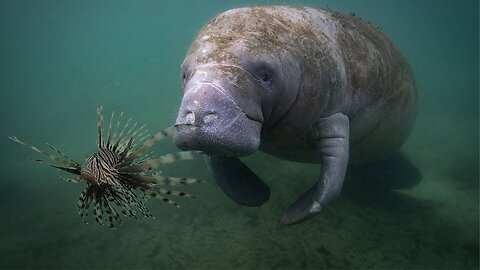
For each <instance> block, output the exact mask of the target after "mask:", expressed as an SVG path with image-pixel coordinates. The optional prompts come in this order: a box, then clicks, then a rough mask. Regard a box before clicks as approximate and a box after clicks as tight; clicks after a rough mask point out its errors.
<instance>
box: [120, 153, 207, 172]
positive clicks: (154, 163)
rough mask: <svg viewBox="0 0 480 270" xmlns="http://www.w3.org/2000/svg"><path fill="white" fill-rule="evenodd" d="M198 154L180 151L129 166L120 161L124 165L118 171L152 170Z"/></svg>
mask: <svg viewBox="0 0 480 270" xmlns="http://www.w3.org/2000/svg"><path fill="white" fill-rule="evenodd" d="M200 154H202V152H201V151H182V152H176V153H170V154H166V155H162V156H160V157H158V158H156V159H150V160H145V161H142V162H140V163H138V164H134V165H130V166H128V164H129V163H127V164H125V163H122V165H125V167H123V168H120V171H125V172H130V173H133V172H143V171H145V170H153V169H156V168H158V167H160V166H161V165H165V164H170V163H173V162H175V161H179V160H190V159H193V158H194V157H195V155H200Z"/></svg>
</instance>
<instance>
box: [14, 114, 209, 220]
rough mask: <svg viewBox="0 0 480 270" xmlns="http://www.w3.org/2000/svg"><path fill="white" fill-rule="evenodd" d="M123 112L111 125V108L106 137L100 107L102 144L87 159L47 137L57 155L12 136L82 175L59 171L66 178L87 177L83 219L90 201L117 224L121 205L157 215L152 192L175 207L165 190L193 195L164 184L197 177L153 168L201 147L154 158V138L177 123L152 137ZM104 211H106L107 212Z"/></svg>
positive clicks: (99, 216)
mask: <svg viewBox="0 0 480 270" xmlns="http://www.w3.org/2000/svg"><path fill="white" fill-rule="evenodd" d="M122 117H123V112H122V113H121V114H120V116H119V117H117V122H116V125H115V127H114V128H113V131H112V123H113V122H114V118H115V112H112V116H111V118H110V122H109V127H108V131H107V136H106V139H105V137H104V130H103V129H104V127H103V124H104V123H103V109H102V107H100V108H98V109H97V129H98V150H97V151H96V152H95V153H94V154H93V155H92V156H90V157H88V158H87V159H86V160H85V162H84V163H83V165H81V164H79V163H77V162H76V161H74V160H73V159H71V158H70V157H69V156H67V155H66V154H65V153H64V152H62V151H60V150H59V149H57V148H56V147H54V146H52V145H50V144H48V143H47V145H48V146H49V147H50V148H51V149H52V150H53V151H54V152H55V153H56V154H57V155H54V154H50V153H48V152H45V151H42V150H40V149H38V148H37V147H35V146H32V145H30V144H27V143H25V142H23V141H21V140H19V139H18V138H17V137H9V138H10V139H11V140H13V141H14V142H17V143H19V144H22V145H24V146H26V147H27V148H29V149H31V150H33V151H35V152H37V153H40V154H41V155H43V156H45V157H47V158H49V159H51V160H53V161H55V162H57V163H58V164H60V165H57V164H51V163H48V162H47V161H45V160H41V159H35V161H37V162H39V163H42V164H46V165H48V166H51V167H53V168H56V169H57V171H60V170H62V171H65V172H68V173H71V174H75V175H78V177H77V178H64V177H62V176H60V174H59V176H60V178H61V179H62V180H64V181H66V182H73V183H79V182H81V180H85V182H86V183H87V187H86V189H85V190H84V191H83V192H82V193H81V195H80V198H79V200H78V205H77V206H78V212H79V215H80V217H81V218H82V219H83V221H84V222H85V223H88V222H87V218H88V213H89V212H90V207H91V206H93V207H92V208H93V210H92V212H93V215H94V216H95V221H96V222H97V223H98V224H100V225H103V221H104V220H105V221H106V220H107V218H108V222H109V227H110V228H111V229H114V228H115V223H118V224H119V225H120V224H121V223H122V219H121V217H120V215H119V214H118V211H121V213H122V214H123V215H124V216H126V217H128V218H134V219H137V213H136V209H137V208H138V209H139V210H140V212H141V213H142V214H143V216H144V217H146V218H155V217H154V216H153V215H152V214H151V213H150V211H149V210H148V209H147V207H146V206H145V203H144V201H145V200H146V198H148V197H154V198H157V199H160V200H161V201H163V202H165V203H168V204H171V205H173V206H176V207H177V208H179V207H180V206H179V205H178V203H176V202H175V201H173V200H171V199H169V198H167V197H166V195H172V196H185V197H193V196H191V195H190V194H188V193H185V192H181V191H176V190H170V189H164V188H161V187H160V186H162V185H179V184H182V185H188V184H192V183H197V182H199V181H198V180H196V179H194V178H179V177H168V176H162V175H160V171H155V169H157V168H158V167H160V166H161V165H165V164H169V163H173V162H175V161H177V160H188V159H192V158H193V157H194V156H195V155H198V154H201V152H199V151H182V152H176V153H169V154H165V155H161V156H158V157H156V158H150V157H151V154H145V152H146V151H147V150H148V149H149V148H150V147H152V146H153V145H154V144H155V143H156V142H158V141H160V140H161V139H163V138H165V137H167V136H170V135H173V134H174V133H175V131H176V130H175V127H173V126H171V127H169V128H167V129H164V130H162V131H160V132H158V133H156V134H155V135H154V136H152V137H150V136H148V135H147V132H148V130H147V129H146V126H145V125H142V126H140V127H137V126H138V123H134V124H133V125H131V126H130V127H129V125H130V124H131V122H132V119H131V118H130V119H128V120H127V121H126V123H125V125H124V126H123V128H121V127H120V123H121V121H122ZM104 212H105V213H106V216H104V214H103V213H104Z"/></svg>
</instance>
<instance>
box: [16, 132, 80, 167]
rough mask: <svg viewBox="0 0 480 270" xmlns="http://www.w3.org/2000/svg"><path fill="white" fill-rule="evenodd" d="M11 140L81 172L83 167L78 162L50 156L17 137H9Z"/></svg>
mask: <svg viewBox="0 0 480 270" xmlns="http://www.w3.org/2000/svg"><path fill="white" fill-rule="evenodd" d="M9 138H10V140H12V141H14V142H16V143H19V144H21V145H23V146H25V147H27V148H29V149H31V150H33V151H35V152H37V153H39V154H41V155H43V156H45V157H47V158H49V159H51V160H54V161H56V162H58V163H61V164H63V165H66V166H69V167H70V168H72V169H73V168H74V169H77V170H80V168H81V166H80V165H79V164H78V163H76V162H73V161H69V160H66V159H63V158H60V157H57V156H55V155H52V154H50V153H47V152H45V151H42V150H40V149H38V148H37V147H35V146H33V145H30V144H28V143H26V142H23V141H21V140H19V139H18V138H17V137H15V136H12V137H9ZM55 149H56V148H55ZM57 150H58V149H57ZM57 153H58V152H57ZM72 173H73V172H72ZM78 174H79V173H78Z"/></svg>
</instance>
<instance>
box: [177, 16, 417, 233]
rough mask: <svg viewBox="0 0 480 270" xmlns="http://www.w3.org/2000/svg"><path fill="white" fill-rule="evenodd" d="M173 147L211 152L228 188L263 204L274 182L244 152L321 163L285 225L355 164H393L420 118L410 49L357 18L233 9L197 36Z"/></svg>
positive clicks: (335, 190) (319, 203)
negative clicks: (265, 178) (404, 51)
mask: <svg viewBox="0 0 480 270" xmlns="http://www.w3.org/2000/svg"><path fill="white" fill-rule="evenodd" d="M181 86H182V89H183V98H182V102H181V105H180V108H179V112H178V117H177V120H176V127H177V130H178V133H177V134H176V135H175V137H174V142H175V144H176V145H177V147H179V148H180V149H182V150H201V151H203V152H204V153H206V154H207V155H206V162H207V166H208V168H209V170H210V172H211V174H212V176H213V178H214V179H215V181H216V182H217V183H218V185H219V186H220V188H221V189H222V190H223V191H224V192H225V193H226V194H227V195H228V196H229V197H230V198H231V199H232V200H234V201H235V202H237V203H239V204H241V205H246V206H258V205H261V204H263V203H265V202H266V201H267V200H268V199H269V196H270V190H269V187H268V186H267V185H266V184H265V183H264V182H263V181H262V180H261V179H259V177H257V176H256V175H255V173H254V172H253V171H252V170H250V169H249V168H248V167H247V166H246V165H245V164H244V163H243V162H242V161H241V160H240V158H239V157H242V156H246V155H250V154H253V153H254V152H256V151H263V152H265V153H268V154H271V155H273V156H275V157H278V158H281V159H286V160H291V161H296V162H308V163H316V164H320V168H319V171H320V175H319V178H318V182H317V183H316V184H315V185H314V186H313V187H311V188H310V189H309V190H308V191H306V193H305V194H303V195H302V196H301V197H300V198H299V199H298V200H296V201H295V202H294V203H293V204H291V205H290V206H289V207H288V209H287V210H286V212H285V213H284V214H283V216H282V217H281V218H280V222H281V223H283V224H285V225H290V224H296V223H299V222H302V221H305V220H307V219H309V218H311V217H313V216H315V215H316V214H318V213H321V212H322V211H324V210H325V209H326V208H327V207H328V206H329V205H330V204H331V203H332V201H334V200H335V199H336V198H337V197H338V196H339V194H340V192H341V190H342V185H343V182H344V178H345V175H346V170H347V165H348V164H353V165H358V166H361V165H362V164H372V163H373V162H376V161H382V160H388V159H389V158H390V157H392V156H394V155H396V153H398V152H399V149H400V147H401V146H402V144H403V143H404V142H405V140H406V139H407V136H408V135H409V133H410V131H411V129H412V127H413V124H414V120H415V116H416V100H417V92H416V87H415V82H414V77H413V74H412V72H411V70H410V68H409V66H408V63H407V62H406V60H405V58H404V57H403V56H402V54H401V53H400V51H399V50H398V49H397V48H396V47H395V46H394V44H393V43H392V41H390V40H389V39H388V37H387V36H386V35H385V34H383V33H382V32H381V31H380V30H379V29H378V28H376V27H374V26H372V25H371V24H370V23H368V22H365V21H363V20H362V19H361V18H359V17H358V16H354V15H350V14H342V13H339V12H335V11H332V10H323V9H315V8H309V7H290V6H265V7H247V8H238V9H232V10H228V11H226V12H224V13H221V14H219V15H217V16H216V17H214V18H213V19H212V20H210V21H209V22H208V23H207V24H206V25H205V26H204V27H203V28H202V29H201V30H200V31H199V32H198V34H197V36H196V38H195V39H194V41H193V43H192V44H191V47H190V48H189V50H188V52H187V55H186V57H185V60H184V62H183V64H182V66H181Z"/></svg>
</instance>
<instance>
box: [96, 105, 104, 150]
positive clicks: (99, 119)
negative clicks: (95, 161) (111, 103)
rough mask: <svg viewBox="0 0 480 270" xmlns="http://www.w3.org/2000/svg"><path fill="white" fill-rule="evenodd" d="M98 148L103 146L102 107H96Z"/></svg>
mask: <svg viewBox="0 0 480 270" xmlns="http://www.w3.org/2000/svg"><path fill="white" fill-rule="evenodd" d="M97 129H98V149H100V148H102V147H103V138H102V136H103V107H102V106H100V108H97Z"/></svg>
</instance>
